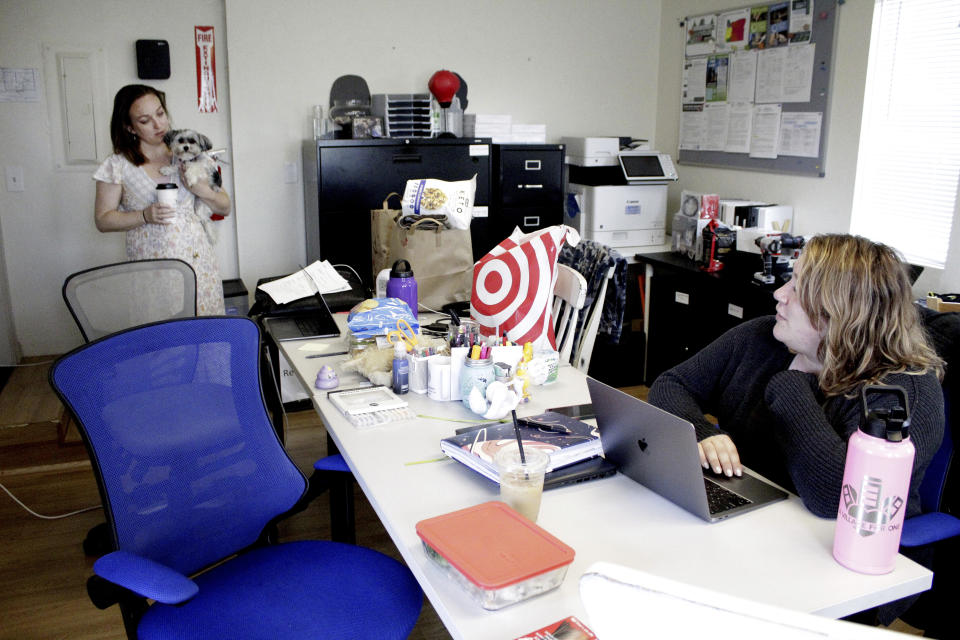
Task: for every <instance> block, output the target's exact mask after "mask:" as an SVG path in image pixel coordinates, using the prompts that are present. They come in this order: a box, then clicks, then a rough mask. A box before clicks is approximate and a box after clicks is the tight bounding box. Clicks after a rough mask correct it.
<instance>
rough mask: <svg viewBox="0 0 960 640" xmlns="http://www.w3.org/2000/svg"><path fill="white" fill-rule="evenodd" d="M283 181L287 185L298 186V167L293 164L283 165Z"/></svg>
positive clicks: (286, 163) (285, 163)
mask: <svg viewBox="0 0 960 640" xmlns="http://www.w3.org/2000/svg"><path fill="white" fill-rule="evenodd" d="M283 181H284V182H286V183H287V184H297V165H296V164H294V163H292V162H284V163H283Z"/></svg>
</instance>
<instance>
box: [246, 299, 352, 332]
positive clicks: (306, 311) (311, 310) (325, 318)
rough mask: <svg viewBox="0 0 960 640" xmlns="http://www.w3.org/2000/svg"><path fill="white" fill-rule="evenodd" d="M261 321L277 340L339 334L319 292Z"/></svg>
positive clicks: (335, 322) (335, 323)
mask: <svg viewBox="0 0 960 640" xmlns="http://www.w3.org/2000/svg"><path fill="white" fill-rule="evenodd" d="M297 302H301V301H299V300H298V301H297ZM291 304H294V303H291ZM263 322H264V324H265V326H266V327H267V331H269V332H270V335H272V336H273V339H274V340H276V341H278V342H283V341H286V340H304V339H308V338H336V337H338V336H339V335H340V328H339V327H338V326H337V321H336V320H335V319H334V317H333V314H332V313H330V308H329V307H328V306H327V303H326V301H325V300H324V299H323V296H322V295H320V294H316V295H315V296H311V297H310V298H309V299H305V301H304V302H302V303H301V306H300V308H297V309H289V310H286V311H285V312H284V313H283V314H282V315H276V316H269V317H267V318H264V319H263Z"/></svg>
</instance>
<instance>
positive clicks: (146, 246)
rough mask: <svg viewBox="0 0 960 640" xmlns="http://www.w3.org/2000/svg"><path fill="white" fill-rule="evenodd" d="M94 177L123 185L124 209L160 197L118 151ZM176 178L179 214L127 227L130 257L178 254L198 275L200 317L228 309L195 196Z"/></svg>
mask: <svg viewBox="0 0 960 640" xmlns="http://www.w3.org/2000/svg"><path fill="white" fill-rule="evenodd" d="M93 179H94V180H97V181H100V182H107V183H109V184H119V185H120V186H121V187H122V188H123V190H122V192H121V196H120V205H119V206H118V209H119V210H120V211H139V210H141V209H145V208H147V207H148V206H150V205H151V204H153V203H154V202H156V201H157V194H156V187H157V182H156V181H155V180H154V179H153V178H151V177H150V176H149V175H148V174H147V172H146V171H145V170H144V169H143V168H142V167H137V166H135V165H134V164H133V163H132V162H130V161H129V160H127V159H126V158H125V157H123V156H122V155H119V154H115V155H112V156H110V157H109V158H107V159H106V160H105V161H104V162H103V164H101V165H100V167H99V168H98V169H97V170H96V172H95V173H94V174H93ZM166 181H169V182H175V183H176V184H177V186H178V187H179V189H178V191H177V216H176V218H175V219H174V222H173V224H145V225H141V226H139V227H136V228H134V229H129V230H127V259H129V260H144V259H148V258H179V259H180V260H183V261H184V262H186V263H187V264H189V265H190V266H191V267H193V270H194V271H195V272H196V274H197V315H221V314H223V313H224V305H223V284H222V282H221V281H220V271H219V269H218V268H217V256H216V253H215V252H214V250H213V246H212V245H211V244H210V241H209V240H208V239H207V235H206V233H205V232H204V230H203V226H202V225H201V224H200V218H199V217H198V214H197V213H196V212H195V210H194V207H195V206H196V198H195V196H194V195H193V193H191V192H190V191H189V190H188V189H187V188H186V187H184V186H183V184H182V183H181V181H180V175H179V173H177V174H174V175H172V176H170V177H169V178H167V180H166Z"/></svg>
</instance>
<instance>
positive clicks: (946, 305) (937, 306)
mask: <svg viewBox="0 0 960 640" xmlns="http://www.w3.org/2000/svg"><path fill="white" fill-rule="evenodd" d="M927 308H928V309H933V310H934V311H941V312H943V311H952V312H955V313H956V312H960V302H944V301H943V300H941V299H940V298H938V297H937V296H931V295H928V296H927Z"/></svg>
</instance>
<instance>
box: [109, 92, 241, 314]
mask: <svg viewBox="0 0 960 640" xmlns="http://www.w3.org/2000/svg"><path fill="white" fill-rule="evenodd" d="M169 129H170V120H169V117H168V114H167V104H166V96H165V95H164V93H163V92H162V91H158V90H157V89H154V88H153V87H149V86H147V85H142V84H133V85H127V86H125V87H123V88H122V89H120V90H119V91H118V92H117V95H116V97H114V100H113V116H112V117H111V119H110V138H111V140H112V141H113V150H114V155H112V156H110V157H109V158H107V159H106V160H105V161H104V163H103V164H101V165H100V167H99V168H98V169H97V171H96V172H95V173H94V174H93V179H94V180H96V181H97V194H96V200H95V202H94V222H95V223H96V226H97V229H98V230H100V231H103V232H108V231H126V233H127V258H128V259H129V260H143V259H148V258H179V259H180V260H183V261H184V262H186V263H187V264H189V265H190V266H191V267H193V270H194V271H195V272H196V274H197V314H198V315H218V314H223V313H224V305H223V285H222V283H221V281H220V272H219V270H218V268H217V256H216V254H215V252H214V250H213V246H212V245H211V244H210V241H209V240H208V239H207V236H206V234H205V233H204V230H203V226H202V225H201V224H200V220H199V218H198V216H197V215H196V214H195V212H194V208H195V206H196V205H197V204H199V202H198V200H199V201H202V202H203V203H205V204H206V205H207V206H208V207H209V208H210V210H211V211H212V212H213V213H218V214H220V215H228V214H229V213H230V196H228V195H227V193H226V192H225V191H222V190H219V191H215V190H214V189H212V188H211V187H210V186H209V185H208V184H207V183H206V181H203V180H201V181H200V182H198V183H197V184H196V185H194V186H193V187H191V188H188V187H187V186H186V181H185V180H184V179H183V176H182V175H180V174H179V173H176V174H174V175H172V176H165V175H163V174H161V173H160V169H161V168H163V167H167V166H169V165H170V160H171V153H170V149H169V148H167V145H166V144H165V143H164V142H163V136H164V134H166V133H167V131H168V130H169ZM164 182H174V183H175V184H177V187H178V189H177V206H176V207H171V206H169V205H166V204H161V203H159V202H157V194H156V187H157V184H159V183H164Z"/></svg>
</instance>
